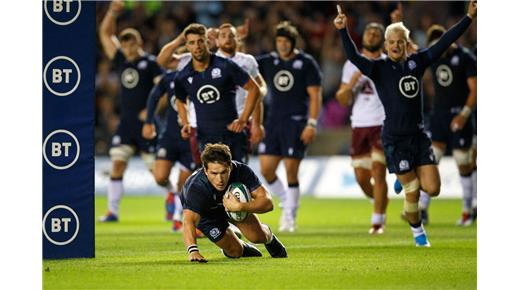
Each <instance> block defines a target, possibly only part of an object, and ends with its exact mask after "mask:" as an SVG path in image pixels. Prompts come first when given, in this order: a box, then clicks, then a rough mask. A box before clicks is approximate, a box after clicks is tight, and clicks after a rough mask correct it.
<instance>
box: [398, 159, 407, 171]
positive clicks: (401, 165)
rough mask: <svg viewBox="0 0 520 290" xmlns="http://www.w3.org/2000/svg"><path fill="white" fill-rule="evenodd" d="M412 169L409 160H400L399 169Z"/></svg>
mask: <svg viewBox="0 0 520 290" xmlns="http://www.w3.org/2000/svg"><path fill="white" fill-rule="evenodd" d="M409 169H410V163H409V162H408V160H401V161H399V170H401V171H403V170H409Z"/></svg>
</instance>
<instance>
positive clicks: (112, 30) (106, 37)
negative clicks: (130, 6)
mask: <svg viewBox="0 0 520 290" xmlns="http://www.w3.org/2000/svg"><path fill="white" fill-rule="evenodd" d="M123 6H124V4H123V2H122V1H120V0H117V1H113V2H112V3H110V7H109V8H108V11H107V14H106V15H105V17H104V18H103V21H101V25H100V27H99V40H100V41H101V45H102V46H103V50H104V51H105V53H106V55H107V56H108V58H109V59H113V58H114V55H115V54H116V51H117V49H118V48H119V47H120V44H119V40H118V39H117V37H116V19H117V15H118V14H119V13H120V12H121V11H123Z"/></svg>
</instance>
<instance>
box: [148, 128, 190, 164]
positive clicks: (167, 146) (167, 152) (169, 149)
mask: <svg viewBox="0 0 520 290" xmlns="http://www.w3.org/2000/svg"><path fill="white" fill-rule="evenodd" d="M175 129H176V128H172V129H168V128H167V129H166V130H165V131H164V132H163V133H161V135H160V136H159V145H158V146H157V155H156V157H155V159H158V160H168V161H171V162H172V163H175V162H179V163H180V164H182V166H184V167H185V168H186V169H188V170H190V171H194V170H195V169H196V168H197V166H196V165H195V162H193V159H192V157H191V149H190V142H189V140H184V139H182V137H181V136H180V133H179V132H180V131H179V130H177V131H176V132H175V131H173V130H175Z"/></svg>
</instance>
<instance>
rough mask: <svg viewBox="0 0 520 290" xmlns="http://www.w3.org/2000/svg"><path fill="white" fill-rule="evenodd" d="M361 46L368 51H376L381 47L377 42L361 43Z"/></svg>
mask: <svg viewBox="0 0 520 290" xmlns="http://www.w3.org/2000/svg"><path fill="white" fill-rule="evenodd" d="M363 48H364V49H366V50H368V51H370V52H376V51H378V50H380V49H381V45H379V44H373V45H368V44H363Z"/></svg>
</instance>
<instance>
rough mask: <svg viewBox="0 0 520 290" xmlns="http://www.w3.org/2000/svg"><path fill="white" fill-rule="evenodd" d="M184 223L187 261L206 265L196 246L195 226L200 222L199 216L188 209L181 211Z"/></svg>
mask: <svg viewBox="0 0 520 290" xmlns="http://www.w3.org/2000/svg"><path fill="white" fill-rule="evenodd" d="M183 214H184V221H183V225H182V227H183V236H184V245H185V246H186V250H187V251H188V260H189V261H190V262H199V263H206V262H208V260H206V258H204V256H202V255H201V254H200V252H199V248H198V246H197V238H196V237H197V236H196V230H195V226H196V225H197V224H198V223H199V221H200V215H199V214H198V213H196V212H194V211H191V210H189V209H185V210H184V211H183Z"/></svg>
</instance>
